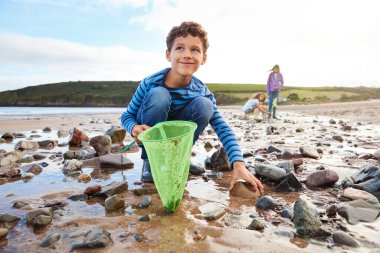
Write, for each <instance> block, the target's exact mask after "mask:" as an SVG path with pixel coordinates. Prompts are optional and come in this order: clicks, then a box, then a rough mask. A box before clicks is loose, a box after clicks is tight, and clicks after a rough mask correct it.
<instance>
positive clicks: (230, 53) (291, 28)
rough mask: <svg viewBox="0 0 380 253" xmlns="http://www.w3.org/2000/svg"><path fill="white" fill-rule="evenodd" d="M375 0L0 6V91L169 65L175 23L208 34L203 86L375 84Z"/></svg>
mask: <svg viewBox="0 0 380 253" xmlns="http://www.w3.org/2000/svg"><path fill="white" fill-rule="evenodd" d="M379 9H380V3H379V2H378V1H377V0H265V1H263V0H233V1H231V0H217V1H215V0H0V91H4V90H14V89H19V88H23V87H26V86H33V85H39V84H45V83H55V82H65V81H79V80H81V81H90V80H91V81H101V80H122V81H129V80H133V81H139V80H142V79H143V78H145V77H147V76H149V75H151V74H153V73H155V72H157V71H160V70H161V69H163V68H166V67H170V64H169V62H167V60H166V58H165V50H166V44H165V39H166V36H167V34H168V32H169V30H170V29H171V28H172V27H173V26H177V25H179V24H180V23H181V22H182V21H190V20H191V21H195V22H198V23H200V24H201V25H202V26H203V27H204V28H205V30H206V31H207V32H208V37H209V43H210V47H209V50H208V51H207V54H208V59H207V62H206V63H205V64H204V65H203V66H201V67H200V69H199V70H198V71H197V72H196V73H195V76H197V77H198V78H200V79H201V80H202V81H203V82H205V83H254V84H264V83H266V81H267V78H268V74H269V73H270V72H269V70H270V69H271V68H272V67H273V65H275V64H279V65H280V68H281V72H282V74H283V76H284V80H285V85H288V86H361V85H362V86H370V87H380V15H379V11H378V10H379Z"/></svg>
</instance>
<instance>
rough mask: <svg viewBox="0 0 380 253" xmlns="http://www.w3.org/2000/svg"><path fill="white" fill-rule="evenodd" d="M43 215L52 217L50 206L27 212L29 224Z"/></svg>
mask: <svg viewBox="0 0 380 253" xmlns="http://www.w3.org/2000/svg"><path fill="white" fill-rule="evenodd" d="M41 215H44V216H49V217H50V215H51V210H50V208H39V209H35V210H32V211H29V212H27V213H26V216H25V218H26V222H27V223H28V224H34V223H35V220H36V218H37V217H38V216H41Z"/></svg>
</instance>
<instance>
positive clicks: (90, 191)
mask: <svg viewBox="0 0 380 253" xmlns="http://www.w3.org/2000/svg"><path fill="white" fill-rule="evenodd" d="M101 190H102V187H101V186H100V185H93V186H89V187H87V188H86V189H85V190H84V192H83V193H84V194H87V195H93V194H95V193H98V192H100V191H101Z"/></svg>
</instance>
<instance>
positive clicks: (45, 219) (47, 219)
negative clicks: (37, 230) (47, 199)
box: [32, 214, 52, 226]
mask: <svg viewBox="0 0 380 253" xmlns="http://www.w3.org/2000/svg"><path fill="white" fill-rule="evenodd" d="M51 221H52V217H51V216H50V215H43V214H42V215H38V216H37V217H36V218H35V219H34V220H33V222H32V224H33V226H46V225H49V224H50V223H51Z"/></svg>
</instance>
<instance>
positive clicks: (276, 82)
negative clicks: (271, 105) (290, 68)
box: [267, 72, 284, 93]
mask: <svg viewBox="0 0 380 253" xmlns="http://www.w3.org/2000/svg"><path fill="white" fill-rule="evenodd" d="M282 86H284V78H283V77H282V74H281V73H277V77H275V75H274V72H271V73H270V74H269V77H268V82H267V93H269V92H272V91H275V87H277V91H281V87H282Z"/></svg>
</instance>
